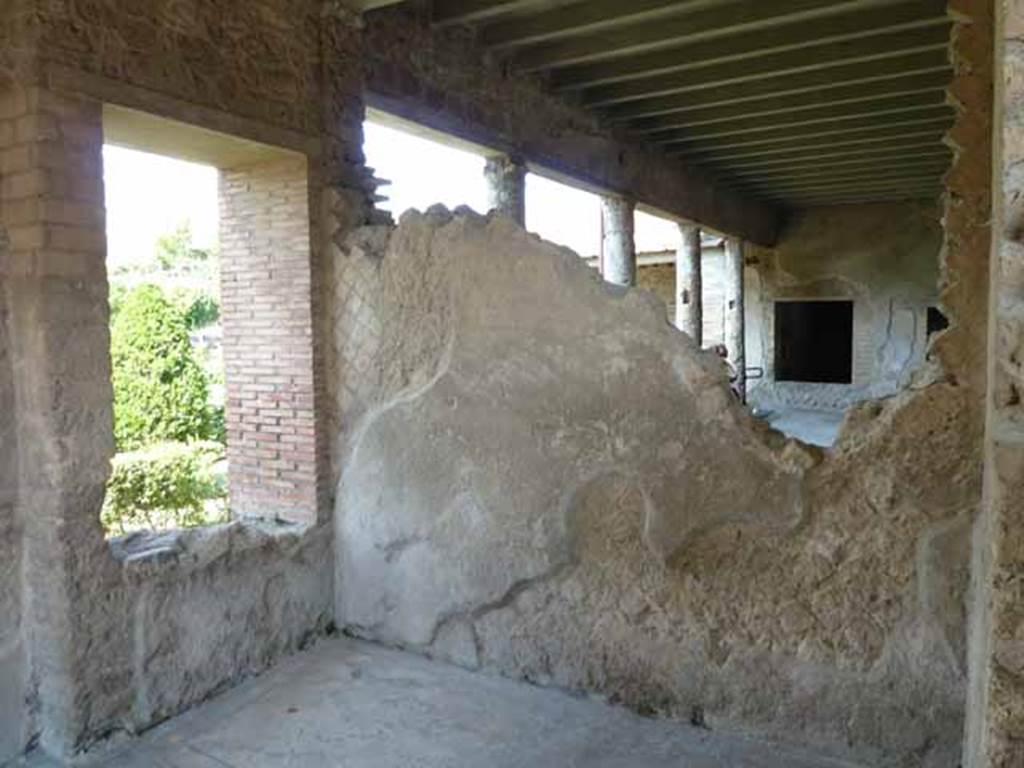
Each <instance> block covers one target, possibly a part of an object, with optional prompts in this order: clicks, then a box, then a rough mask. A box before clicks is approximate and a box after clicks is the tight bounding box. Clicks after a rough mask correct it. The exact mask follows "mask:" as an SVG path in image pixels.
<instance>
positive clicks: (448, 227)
mask: <svg viewBox="0 0 1024 768" xmlns="http://www.w3.org/2000/svg"><path fill="white" fill-rule="evenodd" d="M337 270H338V272H337V273H336V274H337V277H336V281H337V282H338V283H339V284H342V283H345V282H347V281H352V280H354V279H358V278H357V277H356V276H357V275H359V274H361V273H364V272H371V273H372V274H373V275H374V278H373V280H372V281H366V282H363V283H362V285H363V289H362V293H361V301H360V304H359V307H358V308H354V307H346V308H344V311H345V312H347V313H353V314H354V317H351V316H350V317H349V318H348V320H347V321H346V322H344V323H340V325H343V326H344V327H346V328H366V329H367V331H366V333H365V335H364V337H363V338H364V340H365V342H366V343H365V344H362V345H360V344H359V343H358V339H353V338H352V335H351V333H350V334H348V335H345V336H339V340H338V343H339V356H340V358H341V359H342V360H344V359H346V357H347V356H350V355H353V354H364V355H366V359H364V360H363V361H362V362H361V363H360V365H361V366H362V367H363V368H365V369H366V370H372V371H374V372H375V373H376V374H377V375H378V378H377V379H376V384H375V385H374V386H369V387H367V389H366V394H365V396H363V398H362V401H361V405H360V407H359V408H358V409H357V412H358V413H359V414H360V415H359V416H358V417H357V418H356V419H355V420H354V422H353V423H352V424H350V426H349V429H348V435H349V436H350V439H349V441H348V447H347V450H346V452H345V455H344V462H343V471H342V477H341V480H340V483H339V497H338V505H337V510H336V546H337V548H338V549H337V559H338V575H337V584H336V589H337V597H338V602H337V607H336V611H337V619H338V621H339V622H340V623H342V624H343V625H344V626H346V627H347V628H348V629H349V630H350V631H352V632H355V633H357V634H360V635H363V636H366V637H370V638H373V639H376V640H380V641H383V642H387V643H392V644H396V645H400V646H403V647H407V648H412V649H416V650H421V651H423V652H426V653H429V654H432V655H435V656H438V657H441V658H444V659H448V660H451V661H455V662H457V663H460V664H463V665H466V666H469V667H472V668H481V669H485V670H490V671H495V672H500V673H502V674H505V675H509V676H512V677H517V678H519V677H523V678H526V679H529V680H533V681H536V682H539V683H544V684H554V685H559V686H563V687H566V688H570V689H579V690H588V691H598V692H601V693H604V694H606V695H608V696H609V697H611V698H612V699H613V700H617V701H622V702H624V703H626V704H629V705H630V706H633V707H636V708H638V709H640V710H642V711H649V712H658V713H664V714H669V715H672V716H676V717H680V718H683V719H687V720H692V721H694V722H701V723H707V724H708V725H710V726H711V727H716V728H718V727H722V728H733V729H735V728H741V729H744V728H745V729H750V730H752V731H756V732H758V733H763V734H768V735H771V736H773V737H775V738H781V739H788V740H794V741H806V742H810V743H813V744H814V745H815V746H816V747H817V748H819V749H822V750H824V751H826V752H834V753H836V754H841V755H845V756H848V757H854V758H858V759H861V760H864V761H865V762H866V763H868V764H871V765H902V764H907V765H910V764H917V763H916V762H914V761H916V760H920V761H921V762H922V764H924V765H934V766H940V765H950V764H954V763H955V760H956V755H957V753H958V751H959V748H960V738H959V734H960V726H961V723H962V719H963V690H964V663H965V662H964V646H965V634H964V621H965V620H964V610H965V602H964V593H965V591H966V585H967V571H968V562H967V560H968V558H967V546H966V538H967V532H968V530H969V526H970V522H971V519H972V516H973V514H974V512H975V510H976V508H977V506H978V501H979V498H980V477H979V476H978V472H977V453H978V445H979V442H980V432H981V423H980V422H979V421H972V420H971V418H970V414H971V409H970V408H969V407H967V406H966V402H967V400H968V398H969V396H970V394H969V392H968V391H967V390H966V389H964V388H962V387H956V386H951V385H949V384H944V383H936V384H934V385H932V386H929V387H926V388H924V389H923V390H921V391H919V392H915V393H905V394H902V395H900V396H898V397H895V398H892V399H890V400H887V401H881V402H878V403H872V404H870V405H866V406H863V407H861V408H859V409H857V410H856V411H855V412H854V414H853V416H852V417H851V419H850V420H849V421H848V424H847V427H846V430H845V433H844V435H843V436H842V437H841V439H840V442H839V444H838V445H837V446H836V448H835V449H833V450H832V451H831V452H830V453H828V454H822V453H819V452H817V451H815V450H813V449H809V448H806V447H801V446H799V445H798V444H796V443H792V442H786V441H784V440H783V439H782V438H781V437H780V436H779V435H777V434H775V433H769V432H768V431H767V429H766V428H765V427H763V426H762V425H761V424H760V423H759V422H757V421H756V420H754V419H753V418H752V417H751V416H749V414H748V413H747V412H746V411H745V410H744V409H743V408H742V407H741V406H740V405H739V404H738V403H737V402H735V401H734V400H733V399H732V397H731V395H730V393H729V390H728V387H727V384H726V380H725V375H724V371H723V368H722V365H721V363H720V362H719V361H718V360H717V359H716V358H715V357H714V355H713V354H711V353H710V352H705V353H700V352H698V351H697V350H696V349H694V348H693V346H692V343H691V342H689V340H688V337H686V336H684V335H683V334H679V333H678V332H676V331H675V330H674V329H673V328H672V327H670V325H669V324H668V323H666V322H665V310H664V305H663V304H662V302H660V301H659V300H657V298H656V297H654V296H652V295H651V294H649V293H647V292H643V291H622V290H621V289H615V288H611V287H609V286H608V285H606V284H603V283H601V282H600V281H599V279H598V278H597V276H596V275H595V274H594V273H593V271H592V270H589V269H588V268H587V267H586V266H585V265H584V264H583V263H582V261H581V260H580V259H578V257H576V256H575V255H573V254H571V253H569V252H566V251H564V250H562V249H558V248H556V247H555V246H551V245H548V244H544V243H541V242H540V241H538V240H537V239H536V238H534V237H532V236H530V235H527V234H526V233H524V232H522V231H521V230H519V229H517V228H516V227H514V226H513V225H512V224H511V223H510V222H509V221H508V220H505V219H502V218H493V219H490V220H488V219H482V218H480V217H476V216H475V215H470V214H466V215H459V216H456V217H455V218H450V216H449V215H447V214H444V213H442V212H434V213H431V214H428V215H426V216H421V215H407V216H406V217H404V218H403V222H402V224H401V225H400V227H399V228H398V229H397V231H394V232H392V231H390V230H388V229H384V228H378V229H367V230H361V231H359V232H357V233H355V234H354V235H353V236H352V237H351V238H350V240H349V241H348V243H347V248H346V251H345V256H344V258H343V259H340V260H339V261H338V263H337ZM339 310H342V307H340V306H339ZM356 350H358V353H355V351H356ZM350 402H351V401H350ZM352 412H356V411H352Z"/></svg>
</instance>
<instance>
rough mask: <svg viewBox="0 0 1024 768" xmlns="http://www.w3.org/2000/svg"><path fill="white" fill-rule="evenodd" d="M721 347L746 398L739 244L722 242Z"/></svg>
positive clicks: (738, 241)
mask: <svg viewBox="0 0 1024 768" xmlns="http://www.w3.org/2000/svg"><path fill="white" fill-rule="evenodd" d="M725 346H726V349H727V350H728V352H729V358H728V359H729V363H730V364H731V365H732V367H733V368H734V369H735V371H736V388H737V390H739V393H740V396H741V397H742V398H743V399H744V401H746V398H747V372H746V365H747V350H746V342H745V340H744V322H743V243H742V242H741V241H740V240H736V239H735V238H731V237H730V238H728V239H726V241H725Z"/></svg>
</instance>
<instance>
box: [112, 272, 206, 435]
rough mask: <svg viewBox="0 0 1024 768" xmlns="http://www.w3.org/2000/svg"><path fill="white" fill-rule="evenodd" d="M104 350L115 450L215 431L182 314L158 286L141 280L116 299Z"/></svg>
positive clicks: (198, 367)
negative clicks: (110, 383) (111, 390)
mask: <svg viewBox="0 0 1024 768" xmlns="http://www.w3.org/2000/svg"><path fill="white" fill-rule="evenodd" d="M110 354H111V362H112V364H113V377H112V378H113V384H114V437H115V439H116V440H117V446H118V450H121V451H125V450H133V449H136V448H139V447H141V446H144V445H148V444H150V443H154V442H158V441H166V440H171V441H174V440H177V441H188V440H205V439H209V438H212V437H214V436H215V435H216V432H217V424H216V416H215V414H214V413H213V409H212V408H211V407H210V405H209V402H208V400H209V385H208V382H207V378H206V374H205V372H204V371H203V369H202V366H200V364H199V362H198V361H197V360H196V357H195V354H194V352H193V350H192V345H191V343H190V342H189V337H188V328H187V324H186V320H185V316H184V313H183V312H182V311H181V309H179V308H178V307H176V306H175V305H174V303H173V302H171V301H170V300H169V299H168V298H167V297H166V296H165V295H164V293H163V291H161V290H160V288H158V287H157V286H155V285H141V286H139V287H137V288H135V289H133V290H131V291H130V292H129V293H127V294H126V295H125V296H124V297H123V298H122V299H121V302H120V307H119V308H118V312H117V315H116V316H115V318H114V321H113V324H112V327H111V339H110Z"/></svg>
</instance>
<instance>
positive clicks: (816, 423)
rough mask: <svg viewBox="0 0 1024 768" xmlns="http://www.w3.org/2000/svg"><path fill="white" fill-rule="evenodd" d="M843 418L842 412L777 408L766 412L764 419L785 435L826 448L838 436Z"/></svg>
mask: <svg viewBox="0 0 1024 768" xmlns="http://www.w3.org/2000/svg"><path fill="white" fill-rule="evenodd" d="M844 416H845V413H844V412H843V411H819V410H815V409H812V408H782V407H779V408H775V409H772V410H769V411H766V412H765V414H764V419H765V420H766V421H767V422H768V423H769V424H771V425H772V427H774V428H775V429H777V430H779V432H782V433H783V434H785V435H789V436H790V437H795V438H796V439H798V440H803V441H804V442H805V443H810V444H811V445H820V446H822V447H825V448H828V447H829V446H831V445H832V444H834V443H835V441H836V438H837V437H838V436H839V427H840V426H842V423H843V417H844Z"/></svg>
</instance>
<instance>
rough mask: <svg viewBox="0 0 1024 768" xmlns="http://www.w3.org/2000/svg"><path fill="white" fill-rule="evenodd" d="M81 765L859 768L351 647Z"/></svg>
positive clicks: (339, 643) (343, 645) (335, 646)
mask: <svg viewBox="0 0 1024 768" xmlns="http://www.w3.org/2000/svg"><path fill="white" fill-rule="evenodd" d="M28 765H30V766H32V767H33V768H43V767H44V766H55V765H56V764H54V763H51V762H49V761H46V760H41V759H36V760H33V761H30V762H29V763H28ZM76 765H87V766H90V767H91V766H97V767H98V766H103V768H271V767H272V766H273V768H328V767H329V768H398V767H399V766H401V767H402V768H441V767H442V766H444V767H445V768H462V767H463V766H466V767H467V768H469V767H472V768H477V767H478V766H480V767H482V766H488V768H513V767H516V768H519V767H523V768H526V767H527V766H529V768H547V767H548V766H550V767H551V768H572V767H574V766H578V767H579V768H583V767H584V766H585V767H586V768H668V767H669V766H672V767H673V768H851V766H849V764H847V763H842V762H839V761H836V760H829V759H821V758H814V757H811V756H808V755H804V754H800V753H797V752H795V751H792V750H789V749H783V748H780V747H777V746H773V745H769V744H765V743H763V742H759V741H752V740H745V739H740V738H736V737H728V736H724V735H720V734H717V733H714V732H711V731H708V730H702V729H697V728H693V727H690V726H688V725H683V724H680V723H672V722H666V721H659V720H653V719H645V718H642V717H639V716H637V715H634V714H632V713H631V712H629V711H627V710H625V709H622V708H618V707H613V706H610V705H608V704H605V703H604V702H602V701H599V700H595V699H590V698H582V697H574V696H571V695H569V694H566V693H564V692H562V691H558V690H551V689H542V688H537V687H534V686H530V685H527V684H525V683H518V682H513V681H509V680H503V679H500V678H496V677H491V676H488V675H484V674H475V673H472V672H467V671H465V670H462V669H459V668H456V667H451V666H448V665H446V664H442V663H438V662H432V661H428V660H427V659H424V658H422V657H420V656H415V655H411V654H407V653H401V652H398V651H392V650H388V649H385V648H381V647H379V646H375V645H370V644H367V643H361V642H356V641H353V640H349V639H343V638H338V639H331V640H326V641H323V642H321V643H320V644H319V645H318V646H317V647H316V648H314V649H313V650H311V651H309V652H306V653H303V654H299V655H298V656H295V657H293V658H291V659H288V660H286V661H284V662H282V663H281V664H279V665H277V666H276V667H275V668H274V669H273V670H271V671H270V672H268V673H267V674H265V675H263V676H262V677H260V678H257V679H254V680H250V681H248V682H246V683H244V684H243V685H241V686H239V687H237V688H235V689H233V690H232V691H230V692H228V693H226V694H224V695H222V696H220V697H218V698H216V699H214V700H212V701H209V702H207V703H206V704H204V705H202V706H200V707H197V708H196V709H193V710H192V711H190V712H188V713H186V714H185V715H183V716H181V717H178V718H176V719H174V720H171V721H170V722H168V723H165V724H164V725H162V726H160V727H159V728H156V729H154V730H152V731H150V732H149V733H147V734H146V735H145V736H143V737H142V738H140V739H138V740H136V741H134V742H127V743H122V744H120V745H114V746H109V747H107V748H105V749H103V750H102V751H100V752H97V753H96V754H92V755H90V756H89V757H88V758H87V759H86V760H85V761H83V762H76Z"/></svg>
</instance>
